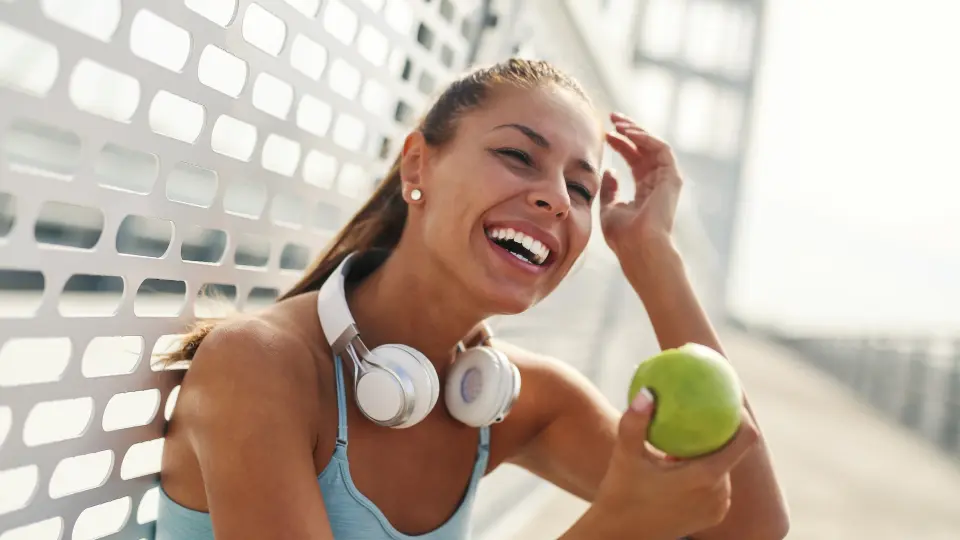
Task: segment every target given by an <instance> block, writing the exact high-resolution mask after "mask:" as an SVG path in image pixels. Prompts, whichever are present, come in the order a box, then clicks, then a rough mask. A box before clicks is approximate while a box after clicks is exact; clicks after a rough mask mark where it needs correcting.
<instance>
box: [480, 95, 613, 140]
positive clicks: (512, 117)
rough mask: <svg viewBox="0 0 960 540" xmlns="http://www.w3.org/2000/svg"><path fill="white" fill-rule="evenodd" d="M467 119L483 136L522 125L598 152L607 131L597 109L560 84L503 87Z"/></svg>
mask: <svg viewBox="0 0 960 540" xmlns="http://www.w3.org/2000/svg"><path fill="white" fill-rule="evenodd" d="M467 116H469V117H470V119H469V123H470V124H471V127H472V128H474V129H476V130H478V131H480V132H481V133H486V132H489V131H492V130H494V129H496V128H497V127H499V126H502V125H505V124H520V125H524V126H527V127H529V128H531V129H533V130H535V131H536V132H538V133H540V134H542V135H543V136H544V137H546V138H547V140H548V141H551V142H552V141H554V140H556V141H557V143H558V144H559V143H563V144H569V145H575V146H580V147H582V148H583V149H584V150H590V151H597V152H599V150H600V148H601V146H602V141H603V130H602V126H601V124H600V121H599V119H598V118H597V116H596V112H595V111H594V109H593V107H592V106H591V105H590V104H589V103H587V101H586V100H584V99H583V98H582V97H581V96H580V95H578V94H577V93H576V92H573V91H571V90H568V89H566V88H562V87H560V86H558V85H553V84H551V85H543V86H539V87H536V88H518V87H514V86H509V85H506V86H503V87H499V88H497V89H496V90H495V91H494V92H492V93H491V94H490V96H489V99H488V101H487V103H485V104H484V106H483V107H481V108H480V109H479V110H478V111H476V114H470V115H467Z"/></svg>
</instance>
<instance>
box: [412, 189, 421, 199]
mask: <svg viewBox="0 0 960 540" xmlns="http://www.w3.org/2000/svg"><path fill="white" fill-rule="evenodd" d="M410 198H411V199H413V200H415V201H419V200H420V199H422V198H423V192H422V191H420V190H419V189H417V188H413V190H412V191H411V192H410Z"/></svg>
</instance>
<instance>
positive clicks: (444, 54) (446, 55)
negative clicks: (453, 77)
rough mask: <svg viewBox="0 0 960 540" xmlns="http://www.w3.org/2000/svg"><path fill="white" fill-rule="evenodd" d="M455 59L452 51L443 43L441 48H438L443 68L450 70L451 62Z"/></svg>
mask: <svg viewBox="0 0 960 540" xmlns="http://www.w3.org/2000/svg"><path fill="white" fill-rule="evenodd" d="M455 59H456V53H455V52H453V49H451V48H450V46H449V45H447V44H446V43H444V44H443V46H442V47H440V62H441V63H442V64H443V65H444V66H446V67H448V68H451V69H452V68H453V62H454V60H455Z"/></svg>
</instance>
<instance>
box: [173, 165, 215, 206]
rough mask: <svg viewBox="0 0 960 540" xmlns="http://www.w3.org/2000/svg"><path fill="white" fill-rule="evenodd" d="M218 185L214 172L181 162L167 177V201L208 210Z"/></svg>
mask: <svg viewBox="0 0 960 540" xmlns="http://www.w3.org/2000/svg"><path fill="white" fill-rule="evenodd" d="M218 183H219V176H218V175H217V172H216V171H212V170H210V169H204V168H203V167H198V166H196V165H193V164H191V163H186V162H182V161H181V162H180V163H177V164H176V165H174V166H173V170H171V171H170V174H169V175H167V199H170V200H171V201H173V202H178V203H183V204H191V205H193V206H200V207H202V208H210V206H211V205H212V204H213V200H214V198H215V197H216V196H217V184H218Z"/></svg>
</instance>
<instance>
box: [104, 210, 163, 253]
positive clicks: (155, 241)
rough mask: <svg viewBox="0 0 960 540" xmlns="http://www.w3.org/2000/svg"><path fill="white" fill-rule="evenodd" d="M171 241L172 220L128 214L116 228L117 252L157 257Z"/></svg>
mask: <svg viewBox="0 0 960 540" xmlns="http://www.w3.org/2000/svg"><path fill="white" fill-rule="evenodd" d="M172 241H173V222H172V221H167V220H165V219H160V218H152V217H144V216H134V215H129V216H127V217H125V218H123V221H122V222H121V223H120V228H119V229H118V230H117V243H116V247H117V253H121V254H123V255H137V256H140V257H151V258H154V259H158V258H160V257H163V254H164V253H166V252H167V249H168V248H169V247H170V242H172Z"/></svg>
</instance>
